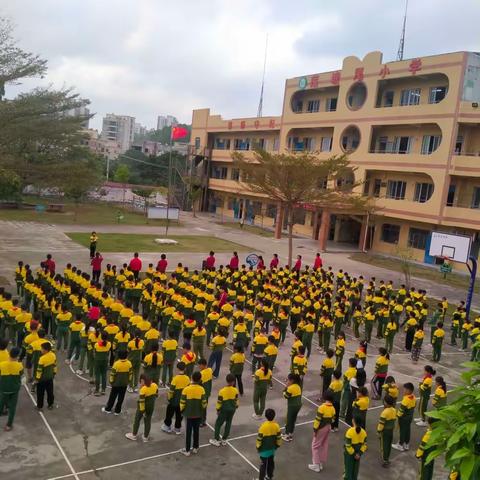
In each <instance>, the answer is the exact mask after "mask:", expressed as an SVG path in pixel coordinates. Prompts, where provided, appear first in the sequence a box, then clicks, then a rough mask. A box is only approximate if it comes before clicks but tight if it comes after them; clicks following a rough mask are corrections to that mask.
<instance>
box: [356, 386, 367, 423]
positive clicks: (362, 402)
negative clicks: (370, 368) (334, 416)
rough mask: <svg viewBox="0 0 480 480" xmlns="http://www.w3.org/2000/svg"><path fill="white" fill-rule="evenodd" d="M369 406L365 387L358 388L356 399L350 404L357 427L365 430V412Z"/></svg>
mask: <svg viewBox="0 0 480 480" xmlns="http://www.w3.org/2000/svg"><path fill="white" fill-rule="evenodd" d="M369 406H370V399H369V398H368V390H367V388H366V387H360V388H359V389H358V390H357V398H356V399H355V400H354V401H353V402H352V414H353V416H354V417H356V418H357V422H356V423H357V425H358V426H360V427H362V428H365V427H366V424H367V412H368V407H369Z"/></svg>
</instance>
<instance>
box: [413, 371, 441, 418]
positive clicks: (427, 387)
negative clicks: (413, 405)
mask: <svg viewBox="0 0 480 480" xmlns="http://www.w3.org/2000/svg"><path fill="white" fill-rule="evenodd" d="M435 373H436V372H435V370H434V369H433V368H432V367H431V365H425V368H424V372H423V379H422V381H421V382H420V386H419V392H420V402H419V404H418V411H419V413H420V417H419V418H415V423H416V424H417V425H418V426H419V427H426V426H427V422H426V416H425V412H426V411H427V408H428V401H429V400H430V394H431V393H432V383H433V376H434V375H435Z"/></svg>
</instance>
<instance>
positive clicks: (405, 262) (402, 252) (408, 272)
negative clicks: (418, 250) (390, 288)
mask: <svg viewBox="0 0 480 480" xmlns="http://www.w3.org/2000/svg"><path fill="white" fill-rule="evenodd" d="M395 255H396V256H397V257H398V258H399V260H400V268H401V270H402V273H403V276H404V278H405V286H406V287H407V289H408V288H410V280H411V277H412V260H414V259H415V255H414V253H413V249H411V248H397V251H396V253H395Z"/></svg>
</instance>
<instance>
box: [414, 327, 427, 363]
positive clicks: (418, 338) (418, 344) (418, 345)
mask: <svg viewBox="0 0 480 480" xmlns="http://www.w3.org/2000/svg"><path fill="white" fill-rule="evenodd" d="M424 338H425V333H424V331H423V329H422V328H420V327H417V331H416V332H415V335H414V336H413V342H412V362H413V363H417V362H418V359H419V358H420V353H421V351H422V345H423V339H424Z"/></svg>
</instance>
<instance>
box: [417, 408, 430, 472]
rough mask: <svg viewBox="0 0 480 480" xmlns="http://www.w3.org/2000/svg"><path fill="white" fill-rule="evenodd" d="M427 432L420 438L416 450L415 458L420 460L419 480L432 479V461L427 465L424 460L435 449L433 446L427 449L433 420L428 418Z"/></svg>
mask: <svg viewBox="0 0 480 480" xmlns="http://www.w3.org/2000/svg"><path fill="white" fill-rule="evenodd" d="M427 422H428V430H427V431H426V432H425V434H424V435H423V437H422V441H421V443H420V446H419V447H418V449H417V452H416V454H415V456H416V457H417V458H418V459H419V460H420V476H419V477H418V478H419V480H432V479H433V469H434V466H435V462H434V460H432V461H431V462H430V463H428V464H427V462H426V460H427V458H428V456H429V455H430V453H431V452H432V451H433V450H434V449H435V446H432V447H427V445H428V441H429V440H430V436H431V434H432V423H433V418H430V417H429V418H428V420H427Z"/></svg>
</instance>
